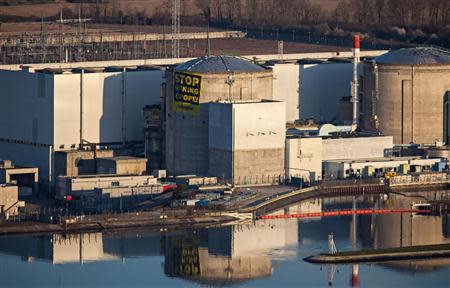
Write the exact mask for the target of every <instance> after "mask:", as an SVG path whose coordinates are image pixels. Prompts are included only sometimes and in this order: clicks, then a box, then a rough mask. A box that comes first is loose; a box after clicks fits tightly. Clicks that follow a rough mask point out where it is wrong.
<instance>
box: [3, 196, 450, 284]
mask: <svg viewBox="0 0 450 288" xmlns="http://www.w3.org/2000/svg"><path fill="white" fill-rule="evenodd" d="M421 196H424V197H426V198H429V199H435V198H439V197H443V196H442V194H439V193H423V194H421ZM444 196H446V194H444ZM420 199H421V198H405V197H401V196H396V197H393V198H391V199H387V200H382V199H381V198H380V197H378V196H377V197H371V198H366V199H362V198H360V199H356V200H354V199H353V198H339V199H325V200H321V199H316V200H312V201H307V202H302V203H299V204H297V205H293V206H291V207H289V208H287V209H284V210H283V211H279V212H277V213H285V212H289V213H301V212H313V211H322V210H329V209H338V208H351V207H352V206H353V205H356V207H377V208H383V207H384V208H402V207H403V208H407V207H409V205H410V203H411V202H417V201H419V200H420ZM354 203H355V204H354ZM449 220H450V217H448V216H447V217H431V216H420V215H410V214H403V215H399V214H396V215H376V216H359V217H352V216H349V217H337V218H322V219H320V218H316V219H308V220H306V219H288V220H266V221H258V222H256V223H246V224H241V225H235V226H227V227H222V228H210V229H201V230H195V231H186V230H183V231H182V230H178V231H167V232H149V231H138V232H133V233H130V232H128V233H122V234H112V233H103V234H102V233H91V234H78V235H68V236H63V235H47V236H23V237H22V236H21V237H3V238H0V283H1V286H2V287H185V286H224V285H226V286H242V287H244V286H245V287H327V286H328V285H329V284H328V282H329V279H330V274H332V273H330V271H331V270H336V271H335V273H334V274H333V277H332V278H333V279H332V285H333V287H350V286H351V278H352V277H351V275H352V266H351V265H339V266H335V269H333V268H332V267H329V266H325V265H324V266H320V265H312V264H309V263H306V262H304V261H303V260H302V259H303V258H304V257H306V256H309V255H311V254H315V253H320V252H327V251H328V242H327V238H328V234H329V233H331V232H333V234H334V240H335V243H336V246H337V249H338V250H350V249H353V248H354V247H356V248H361V247H398V246H402V245H403V246H408V245H411V244H413V245H420V244H437V243H446V242H450V224H449ZM356 268H357V270H358V281H359V283H358V286H359V287H425V286H430V287H449V286H450V259H435V260H426V261H402V262H389V263H383V264H367V265H362V264H361V265H358V266H357V267H356Z"/></svg>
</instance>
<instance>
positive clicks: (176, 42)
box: [172, 0, 181, 58]
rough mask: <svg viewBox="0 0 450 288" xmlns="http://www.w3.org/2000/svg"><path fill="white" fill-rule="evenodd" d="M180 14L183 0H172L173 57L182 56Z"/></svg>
mask: <svg viewBox="0 0 450 288" xmlns="http://www.w3.org/2000/svg"><path fill="white" fill-rule="evenodd" d="M180 15H181V1H180V0H172V57H173V58H180V39H179V33H180Z"/></svg>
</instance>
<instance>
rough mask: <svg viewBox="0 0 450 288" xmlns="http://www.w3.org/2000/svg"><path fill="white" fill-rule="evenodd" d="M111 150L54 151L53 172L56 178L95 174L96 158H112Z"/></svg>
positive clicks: (112, 152)
mask: <svg viewBox="0 0 450 288" xmlns="http://www.w3.org/2000/svg"><path fill="white" fill-rule="evenodd" d="M113 156H114V151H112V150H68V151H56V152H55V159H54V161H53V162H54V163H55V164H54V165H55V166H54V170H55V175H56V176H59V175H61V176H69V177H76V176H78V175H89V174H95V173H97V162H96V160H97V158H108V157H113Z"/></svg>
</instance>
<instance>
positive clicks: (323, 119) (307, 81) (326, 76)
mask: <svg viewBox="0 0 450 288" xmlns="http://www.w3.org/2000/svg"><path fill="white" fill-rule="evenodd" d="M291 69H292V73H298V72H297V71H296V69H300V72H299V73H298V74H299V76H300V81H299V82H300V87H299V90H298V91H299V96H300V105H299V106H300V118H301V119H308V118H312V119H315V120H316V121H317V122H320V123H329V122H333V121H336V120H337V118H338V115H339V107H340V105H339V101H340V100H341V99H342V98H343V97H345V96H349V95H350V82H351V80H352V79H353V64H352V63H323V64H302V65H296V66H292V67H291ZM290 85H295V83H290ZM274 98H276V97H275V96H274Z"/></svg>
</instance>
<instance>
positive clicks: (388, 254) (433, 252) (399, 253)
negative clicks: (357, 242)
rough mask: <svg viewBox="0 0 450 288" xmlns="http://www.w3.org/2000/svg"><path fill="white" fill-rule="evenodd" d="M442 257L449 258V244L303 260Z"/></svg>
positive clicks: (376, 260)
mask: <svg viewBox="0 0 450 288" xmlns="http://www.w3.org/2000/svg"><path fill="white" fill-rule="evenodd" d="M442 257H450V244H439V245H425V246H410V247H400V248H388V249H373V250H362V251H347V252H341V253H336V254H319V255H314V256H310V257H306V258H304V259H303V260H304V261H306V262H310V263H317V264H319V263H320V264H345V263H361V262H385V261H395V260H410V259H426V258H442Z"/></svg>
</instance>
